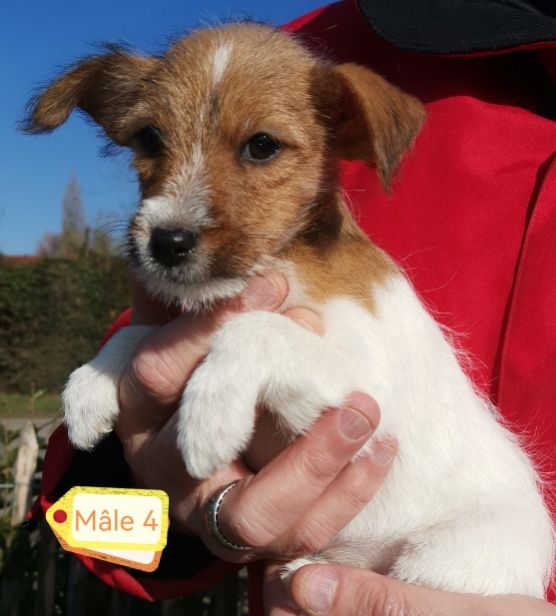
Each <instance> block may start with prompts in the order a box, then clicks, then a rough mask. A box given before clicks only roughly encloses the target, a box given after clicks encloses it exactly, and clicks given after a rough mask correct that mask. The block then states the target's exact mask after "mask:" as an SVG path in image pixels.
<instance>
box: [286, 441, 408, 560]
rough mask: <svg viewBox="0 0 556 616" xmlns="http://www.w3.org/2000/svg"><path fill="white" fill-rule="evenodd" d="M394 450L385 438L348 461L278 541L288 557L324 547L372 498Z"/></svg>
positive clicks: (393, 446) (385, 473)
mask: <svg viewBox="0 0 556 616" xmlns="http://www.w3.org/2000/svg"><path fill="white" fill-rule="evenodd" d="M396 450H397V442H396V440H395V439H394V438H393V437H391V436H388V435H385V436H383V437H381V439H380V440H377V441H376V442H375V443H374V446H373V448H372V449H371V451H370V452H369V453H365V454H364V455H362V456H357V458H356V459H354V460H353V461H351V462H349V463H348V464H347V465H346V466H345V467H344V469H343V470H342V471H341V472H340V474H339V475H338V476H337V477H336V478H335V479H334V481H332V483H331V484H330V485H329V486H328V488H327V489H326V491H325V492H324V493H323V494H322V495H321V496H320V497H319V498H318V499H317V500H316V501H315V503H314V504H313V505H312V506H311V507H310V508H309V510H308V511H307V512H306V513H305V514H304V515H303V517H302V518H301V519H300V520H299V521H298V522H297V523H296V524H295V525H294V527H293V528H292V530H291V531H290V532H288V533H287V534H286V537H285V538H283V539H281V542H283V545H284V547H285V550H284V551H286V549H287V550H288V551H287V553H288V554H289V555H291V556H299V555H303V554H312V553H314V552H318V551H319V550H322V549H323V548H324V547H326V546H327V545H328V544H329V543H330V541H332V539H333V538H334V537H335V536H336V535H337V534H338V533H339V532H340V531H341V530H342V529H343V528H344V527H345V526H347V524H349V523H350V522H351V521H352V520H353V519H354V518H355V516H356V515H357V514H358V513H359V512H360V511H361V510H362V509H363V507H364V506H365V505H367V504H368V503H369V501H370V500H371V499H372V498H373V497H374V496H375V494H376V493H377V491H378V489H379V488H380V486H381V484H382V482H383V481H384V479H385V477H386V475H387V474H388V471H389V470H390V466H391V463H392V461H393V459H394V456H395V454H396Z"/></svg>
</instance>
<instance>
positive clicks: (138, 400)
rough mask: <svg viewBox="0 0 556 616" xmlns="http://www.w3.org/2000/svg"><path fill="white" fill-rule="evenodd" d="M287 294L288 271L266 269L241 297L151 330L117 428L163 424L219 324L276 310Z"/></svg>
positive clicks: (123, 385)
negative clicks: (243, 313)
mask: <svg viewBox="0 0 556 616" xmlns="http://www.w3.org/2000/svg"><path fill="white" fill-rule="evenodd" d="M286 295H287V282H286V280H285V278H284V276H283V275H281V274H279V273H278V272H265V273H264V275H260V276H254V277H253V278H252V279H251V280H250V281H249V284H248V286H247V288H246V289H245V291H244V292H243V293H242V295H241V297H240V298H239V300H234V301H227V302H221V303H220V304H219V305H217V306H216V307H215V308H214V310H212V311H211V312H209V313H203V314H201V315H191V314H184V315H182V316H180V317H179V318H177V319H174V320H173V321H170V322H169V323H167V324H166V325H164V326H162V327H161V328H160V329H158V330H157V331H156V332H155V333H154V334H153V335H151V336H149V337H148V338H147V339H146V340H145V341H144V342H143V343H142V344H141V346H140V348H139V349H138V351H137V353H136V354H135V357H134V359H133V361H132V362H131V364H130V365H129V366H128V367H127V369H126V370H125V372H124V374H123V376H122V379H121V381H120V390H119V395H120V407H121V413H120V416H119V418H118V428H117V431H118V434H119V435H121V437H124V438H125V436H126V435H127V434H129V432H130V431H133V432H149V431H153V430H158V429H159V428H160V427H161V425H162V424H163V423H164V422H165V421H167V419H168V417H169V416H170V415H171V414H172V413H173V412H174V410H175V407H176V405H177V403H178V401H179V399H180V398H181V395H182V393H183V390H184V387H185V384H186V382H187V380H188V378H189V377H190V376H191V374H192V372H193V371H194V369H195V368H196V366H197V365H198V364H199V362H200V361H201V360H202V359H203V357H204V356H205V355H206V354H207V353H208V350H209V348H210V344H211V341H212V338H213V336H214V333H215V332H216V331H217V330H218V328H219V327H220V326H221V325H222V324H223V323H224V322H225V321H226V320H228V319H229V318H231V317H232V316H234V315H235V314H237V313H238V312H241V311H245V310H255V309H259V310H275V309H276V308H278V307H279V305H280V304H281V303H282V302H283V300H284V298H285V296H286ZM128 410H129V412H128Z"/></svg>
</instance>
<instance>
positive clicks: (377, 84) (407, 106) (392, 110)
mask: <svg viewBox="0 0 556 616" xmlns="http://www.w3.org/2000/svg"><path fill="white" fill-rule="evenodd" d="M318 82H320V85H318V97H319V98H320V99H321V110H322V113H323V115H324V116H325V118H326V121H327V122H328V123H329V128H330V131H331V143H332V146H333V148H334V149H335V151H336V153H337V154H338V156H339V157H340V158H343V159H348V160H353V159H357V160H367V161H371V162H373V163H374V164H375V165H376V167H377V170H378V173H379V177H380V179H381V182H382V184H383V186H384V187H385V188H386V189H388V188H389V186H390V181H391V179H392V175H393V174H394V172H395V170H396V168H397V167H398V165H399V163H400V161H401V158H402V156H403V154H404V152H405V151H406V150H407V149H408V148H409V147H410V146H411V145H412V143H413V141H414V139H415V137H416V135H417V133H418V132H419V129H420V128H421V125H422V123H423V121H424V119H425V110H424V107H423V105H422V104H421V103H420V102H419V101H418V100H417V99H416V98H414V97H413V96H410V95H409V94H406V93H405V92H402V91H401V90H399V89H398V88H396V87H395V86H393V85H392V84H390V83H388V82H387V81H386V80H384V79H383V78H382V77H380V76H379V75H377V74H376V73H373V72H372V71H370V70H369V69H367V68H365V67H363V66H359V65H357V64H350V63H348V64H338V65H335V66H331V67H326V68H324V69H321V72H320V75H319V77H318ZM318 82H317V83H318Z"/></svg>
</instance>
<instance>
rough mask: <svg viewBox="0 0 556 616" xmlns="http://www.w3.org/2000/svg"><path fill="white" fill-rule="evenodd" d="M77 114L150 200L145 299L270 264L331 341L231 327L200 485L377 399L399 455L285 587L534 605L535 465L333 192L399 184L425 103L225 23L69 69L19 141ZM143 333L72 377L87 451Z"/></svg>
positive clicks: (544, 568)
mask: <svg viewBox="0 0 556 616" xmlns="http://www.w3.org/2000/svg"><path fill="white" fill-rule="evenodd" d="M75 108H80V109H81V110H82V111H84V112H85V113H86V114H88V115H89V116H90V117H91V118H92V119H93V120H94V121H95V122H97V123H98V124H100V126H101V127H102V128H103V129H104V131H105V132H106V134H107V136H108V137H109V138H110V139H111V140H112V141H114V142H115V143H116V144H119V145H121V146H126V147H129V148H131V149H132V151H133V155H134V159H133V160H134V166H135V168H136V169H137V172H138V176H139V182H140V185H141V192H142V200H141V205H140V207H139V209H138V211H137V213H136V214H135V216H134V218H133V220H132V222H131V224H130V227H129V253H130V255H131V260H132V262H133V265H134V267H135V268H136V270H137V272H138V273H139V275H140V276H141V278H142V280H143V282H144V284H145V285H146V287H147V289H148V290H149V291H150V292H151V293H152V294H153V295H156V296H158V297H159V298H162V299H163V300H165V301H167V302H178V303H180V304H181V305H182V306H183V307H184V308H185V309H187V310H197V311H203V310H210V307H211V305H212V304H213V303H214V302H215V301H216V300H219V299H223V298H231V297H234V296H236V295H237V294H239V293H240V292H241V291H242V289H243V288H244V287H245V285H246V281H247V280H248V279H249V278H250V277H251V276H253V275H254V274H256V273H257V272H260V271H262V270H264V269H266V268H275V269H277V270H280V271H282V272H283V273H284V274H285V276H286V277H287V279H288V282H289V289H290V291H289V296H288V299H287V301H286V304H285V306H284V307H287V306H291V305H305V306H308V307H311V308H313V309H314V310H315V311H317V312H318V313H319V314H320V316H321V317H322V320H323V322H324V329H325V334H324V335H323V336H318V335H316V334H314V333H312V332H310V331H307V330H306V329H303V328H301V327H300V326H298V325H297V324H295V323H293V322H292V321H290V320H288V319H287V318H284V317H282V316H281V315H279V314H273V313H266V312H250V313H246V314H241V315H239V316H237V317H235V318H233V319H232V320H230V321H229V322H228V323H227V324H226V325H224V326H223V327H222V329H221V330H220V331H219V332H218V333H217V334H216V336H215V338H214V343H213V345H212V348H211V351H210V353H209V354H208V356H207V358H206V359H205V361H204V362H203V363H202V364H201V365H200V366H199V367H198V369H197V370H196V372H195V373H194V374H193V376H192V378H191V379H190V381H189V382H188V384H187V387H186V389H185V391H184V394H183V399H182V402H181V405H180V408H179V432H178V434H177V439H178V444H179V447H180V449H181V451H182V452H183V457H184V460H185V464H186V467H187V470H188V472H189V473H190V474H191V475H192V476H193V477H197V478H204V477H208V476H209V475H210V474H211V473H213V472H214V471H215V470H216V469H218V468H220V467H222V466H224V465H226V464H228V463H230V462H231V461H232V460H234V459H235V458H237V457H239V456H241V455H242V453H243V452H245V450H246V449H247V447H248V446H249V444H250V439H251V437H252V434H253V431H254V423H255V408H256V406H257V405H258V404H262V405H263V406H264V407H265V408H266V409H268V412H269V413H271V414H273V416H274V417H275V418H276V423H277V425H278V426H280V429H281V430H282V432H283V434H284V435H285V436H286V437H287V438H290V439H293V438H295V437H296V436H297V435H299V434H302V433H303V432H305V431H307V430H309V429H310V427H311V425H312V424H313V422H314V421H315V420H316V418H317V417H318V415H319V414H320V413H321V412H322V410H323V409H326V408H327V407H333V406H337V405H340V404H341V403H342V401H343V400H344V399H345V397H346V396H347V395H348V394H349V393H350V392H352V391H355V390H359V391H363V392H367V393H369V394H370V395H372V396H373V397H374V398H375V399H376V400H377V401H378V403H379V405H380V408H381V414H382V419H381V423H380V428H379V430H378V432H377V435H380V434H381V433H391V434H394V435H395V436H396V437H397V439H398V441H399V455H398V456H397V459H396V461H395V463H394V466H393V468H392V470H391V472H390V474H389V476H388V477H387V479H386V481H385V483H384V485H383V486H382V487H381V489H380V491H379V493H378V494H377V495H376V497H375V498H374V499H373V501H372V502H371V503H369V504H368V505H367V506H366V507H365V509H364V510H363V511H362V512H361V513H360V514H359V515H358V516H357V517H356V519H354V520H353V521H352V522H351V523H350V524H349V525H348V526H347V527H346V528H345V529H344V530H343V531H342V532H341V533H340V534H339V535H338V536H337V537H336V538H335V539H334V540H333V542H332V543H331V545H330V546H328V547H327V548H326V549H324V550H322V551H321V552H319V553H318V554H308V555H307V556H306V557H304V558H301V559H297V560H295V561H293V562H292V563H290V564H289V565H288V570H289V571H290V572H291V571H294V570H296V568H298V567H299V566H301V565H303V564H305V563H308V562H314V561H316V560H317V561H321V562H322V561H327V560H330V561H335V562H338V561H339V562H343V563H346V564H350V565H357V566H360V567H366V568H370V569H373V570H376V571H380V572H384V573H386V574H388V575H390V576H392V577H394V578H397V579H400V580H404V581H407V582H414V583H417V584H424V585H428V586H432V587H436V588H439V589H445V590H450V591H462V592H474V593H484V594H496V593H523V594H527V595H533V596H537V597H542V596H543V595H544V591H545V585H546V583H547V580H548V577H549V574H550V570H551V564H552V561H553V556H554V542H553V534H552V526H551V521H550V518H549V515H548V513H547V510H546V508H545V505H544V503H543V499H542V497H541V494H540V489H539V485H538V480H537V477H536V474H535V471H534V468H533V466H532V464H531V462H530V461H529V459H528V458H527V456H526V455H525V453H524V452H523V451H522V450H521V449H520V447H519V445H518V444H517V442H516V439H515V438H514V437H513V436H512V434H511V433H510V432H509V431H508V430H506V429H505V428H504V426H503V425H501V424H500V423H499V422H497V419H496V414H495V412H494V410H493V409H491V408H490V407H489V404H488V403H487V402H486V401H485V400H484V399H482V398H481V396H480V395H478V394H477V392H476V391H475V390H474V388H473V386H472V384H471V383H470V381H469V380H468V378H467V377H466V376H465V374H464V372H463V371H462V369H461V367H460V365H459V364H458V360H457V357H456V353H455V352H454V350H453V348H452V347H451V346H450V344H449V342H447V340H446V339H445V337H444V336H443V334H442V332H441V329H440V327H439V326H438V325H437V324H436V323H435V322H434V320H433V319H432V318H431V316H430V315H429V314H428V313H427V311H426V310H425V309H424V307H423V306H422V304H421V303H420V301H419V299H418V298H417V296H416V294H415V292H414V291H413V289H412V288H411V285H410V284H409V282H408V280H407V279H406V277H405V276H404V274H403V273H402V272H401V271H400V270H399V268H398V267H397V266H396V265H395V264H394V262H393V261H392V260H391V259H390V258H389V257H388V256H387V255H386V254H384V253H383V252H382V251H381V250H380V249H379V248H377V247H376V246H374V245H373V244H372V243H371V242H370V241H369V240H368V239H367V237H366V236H365V235H364V233H363V232H362V231H361V230H360V229H359V228H358V227H357V225H356V223H355V222H354V220H353V219H352V217H351V215H350V213H349V211H348V209H347V207H346V204H345V202H344V199H343V196H342V192H341V190H340V188H339V183H338V161H339V160H340V159H362V160H367V161H372V163H374V164H375V165H376V167H377V170H378V173H379V175H380V178H381V180H382V182H383V184H384V185H385V186H388V184H389V181H390V178H391V177H392V174H393V173H394V171H395V169H396V167H397V165H398V163H399V160H400V158H401V157H402V155H403V153H404V151H406V150H407V149H408V148H409V147H410V145H411V144H412V142H413V140H414V138H415V136H416V134H417V132H418V130H419V128H420V126H421V124H422V122H423V120H424V112H423V109H422V107H421V105H420V103H419V102H418V101H417V100H415V99H414V98H412V97H410V96H408V95H406V94H404V93H402V92H401V91H399V90H398V89H396V88H395V87H393V86H392V85H390V84H388V83H386V82H385V81H384V80H383V79H382V78H380V77H379V76H378V75H376V74H374V73H372V72H370V71H369V70H367V69H365V68H363V67H360V66H357V65H353V64H340V65H332V64H329V63H326V62H323V61H320V60H318V59H316V58H315V57H313V55H311V53H309V52H308V51H307V50H306V49H305V48H304V47H303V46H301V45H300V44H298V43H297V42H296V41H295V40H294V39H293V38H292V37H291V36H288V35H285V34H283V33H280V32H278V31H275V30H273V29H271V28H268V27H266V26H262V25H257V24H234V25H227V26H224V27H220V28H215V29H209V30H203V31H199V32H196V33H193V34H191V35H190V36H188V37H186V38H183V39H182V40H180V41H178V42H177V43H176V44H175V45H174V46H173V47H172V48H171V49H170V50H169V51H168V52H167V53H166V54H165V55H164V56H162V57H143V56H138V55H131V54H128V53H126V52H124V51H122V50H119V49H117V48H111V49H110V50H109V51H108V52H107V53H106V54H105V55H99V56H96V57H93V58H90V59H89V60H86V61H84V62H82V63H80V64H78V65H77V66H75V67H74V68H73V69H72V70H70V71H69V72H67V73H66V74H64V75H62V76H61V77H60V78H59V79H58V80H57V81H55V82H54V83H53V84H52V85H50V87H48V88H47V89H46V90H45V91H44V92H43V93H42V94H41V95H40V96H39V97H38V98H37V100H36V101H35V103H34V106H33V108H32V111H31V115H30V121H29V127H28V128H29V130H31V131H33V132H45V131H51V130H53V129H54V128H56V127H57V126H59V125H60V124H62V123H63V122H64V121H65V120H66V119H67V118H68V116H69V115H70V113H71V112H72V111H73V110H74V109H75ZM150 329H151V328H148V327H128V328H125V329H123V330H122V331H120V332H119V333H118V334H117V335H116V336H114V337H113V338H112V340H110V341H109V342H108V344H107V345H106V346H105V347H104V348H103V350H102V351H101V352H100V354H99V355H98V356H97V357H96V358H95V359H94V360H93V361H91V362H90V363H89V364H87V365H85V366H83V367H82V368H80V369H78V370H76V371H75V372H74V373H73V374H72V375H71V377H70V379H69V382H68V384H67V387H66V389H65V392H64V397H63V398H64V400H63V403H64V413H65V422H66V424H67V427H68V431H69V436H70V439H71V441H72V443H73V444H74V445H75V446H76V447H78V448H83V449H90V448H92V447H93V446H94V445H95V444H96V443H97V442H98V441H99V439H100V438H101V437H102V436H103V434H105V433H106V432H109V431H111V430H112V427H113V425H114V422H115V420H116V417H117V415H118V399H117V382H118V379H119V377H120V373H121V371H122V369H123V367H124V366H125V365H126V363H127V362H128V360H129V358H130V356H131V355H132V353H133V351H134V349H135V348H136V346H137V344H138V343H139V342H140V340H141V339H142V338H143V337H144V336H145V335H147V333H148V332H149V331H150ZM269 350H271V351H270V352H269ZM370 446H372V442H370V443H368V445H367V447H370ZM431 452H434V454H433V455H431ZM264 462H265V460H264V459H260V460H258V463H259V464H263V463H264Z"/></svg>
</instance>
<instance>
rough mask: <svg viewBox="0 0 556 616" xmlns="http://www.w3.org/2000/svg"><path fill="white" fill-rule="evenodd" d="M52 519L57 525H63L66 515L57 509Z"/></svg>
mask: <svg viewBox="0 0 556 616" xmlns="http://www.w3.org/2000/svg"><path fill="white" fill-rule="evenodd" d="M52 517H53V518H54V521H55V522H58V524H63V523H64V522H65V521H66V520H67V519H68V514H67V513H66V512H65V511H64V510H63V509H58V510H57V511H55V512H54V515H53V516H52Z"/></svg>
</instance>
